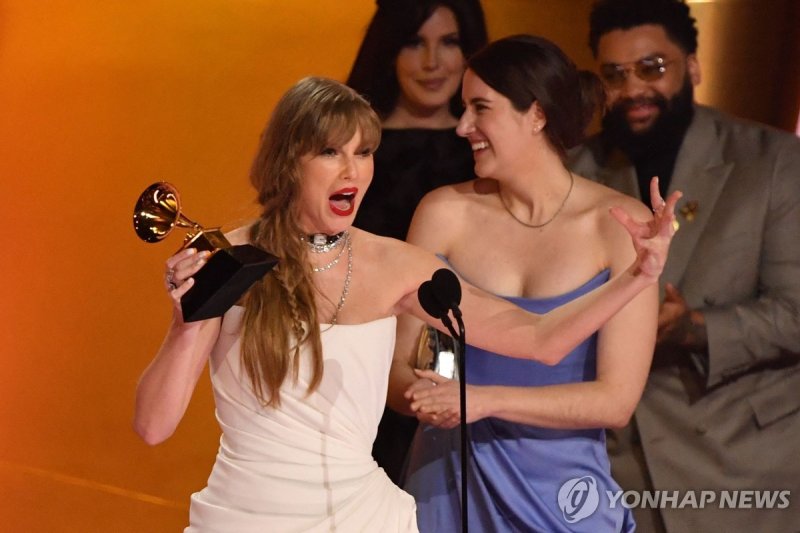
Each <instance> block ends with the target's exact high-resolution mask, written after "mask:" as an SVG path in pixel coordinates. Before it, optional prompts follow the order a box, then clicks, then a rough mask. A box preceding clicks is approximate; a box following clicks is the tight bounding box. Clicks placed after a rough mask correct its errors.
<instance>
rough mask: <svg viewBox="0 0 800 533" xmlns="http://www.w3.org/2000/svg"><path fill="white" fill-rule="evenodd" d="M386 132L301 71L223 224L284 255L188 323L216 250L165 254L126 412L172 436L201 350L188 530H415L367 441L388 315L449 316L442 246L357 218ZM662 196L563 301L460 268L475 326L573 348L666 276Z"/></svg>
mask: <svg viewBox="0 0 800 533" xmlns="http://www.w3.org/2000/svg"><path fill="white" fill-rule="evenodd" d="M379 140H380V121H379V119H378V118H377V116H376V115H375V113H374V112H373V111H372V109H370V107H369V105H368V104H367V103H366V101H365V100H363V99H362V98H361V97H360V96H358V95H357V94H356V93H355V92H354V91H352V90H351V89H349V88H347V87H346V86H344V85H342V84H340V83H338V82H335V81H332V80H327V79H323V78H306V79H303V80H301V81H300V82H298V83H297V84H296V85H294V86H293V87H292V88H291V89H289V91H288V92H287V93H286V94H285V95H284V96H283V98H282V99H281V100H280V101H279V102H278V104H277V106H276V108H275V110H274V112H273V115H272V118H271V120H270V122H269V124H268V126H267V129H266V131H265V132H264V134H263V136H262V139H261V145H260V148H259V152H258V155H257V157H256V160H255V163H254V165H253V170H252V174H251V180H252V183H253V185H254V186H255V188H256V190H257V192H258V200H259V202H260V204H261V205H262V206H263V214H262V215H261V217H260V218H259V219H258V220H257V221H256V222H254V223H253V224H251V225H249V226H247V227H244V228H240V229H239V230H235V231H233V232H231V233H230V234H229V235H228V237H229V239H230V241H231V242H232V243H233V244H243V243H253V244H255V245H257V246H260V247H261V248H263V249H265V250H268V251H269V252H271V253H273V254H275V255H276V256H278V257H279V258H280V263H279V265H278V266H277V267H276V268H275V269H274V270H273V271H272V272H271V273H269V274H267V275H266V276H265V277H264V278H263V280H261V281H259V282H258V283H256V284H255V285H254V286H253V287H252V288H251V289H250V290H249V291H248V293H247V294H246V295H245V297H244V298H243V301H242V305H241V306H234V307H233V308H232V309H231V310H229V311H228V312H227V313H226V314H225V315H224V316H223V317H221V318H214V319H209V320H203V321H199V322H188V323H187V322H184V321H183V317H182V314H181V308H180V301H181V297H182V296H183V295H184V294H185V293H186V291H187V290H189V289H190V288H191V287H192V285H193V283H194V280H193V278H192V276H193V275H194V273H195V272H197V271H198V270H199V269H200V268H201V267H202V266H203V264H204V263H205V261H206V260H207V257H208V256H207V254H206V253H204V252H200V253H197V252H195V251H193V250H183V251H181V252H179V253H177V254H176V255H174V256H172V257H170V258H169V259H168V260H167V263H166V269H167V285H168V286H167V290H168V292H169V296H170V298H171V300H172V305H173V318H172V322H171V324H170V326H169V329H168V331H167V334H166V338H165V339H164V342H163V344H162V346H161V348H160V349H159V351H158V353H157V354H156V356H155V358H154V359H153V361H152V362H151V363H150V365H149V366H148V367H147V369H146V370H145V371H144V373H143V375H142V377H141V379H140V381H139V385H138V388H137V394H136V414H135V420H134V425H135V429H136V431H137V432H138V433H139V435H140V436H141V437H142V438H143V439H144V440H145V441H146V442H147V443H148V444H153V445H154V444H157V443H160V442H162V441H164V440H166V439H167V438H169V437H170V435H172V433H173V432H174V430H175V428H176V427H177V425H178V423H179V422H180V420H181V418H182V417H183V414H184V412H185V410H186V407H187V405H188V403H189V400H190V398H191V395H192V392H193V390H194V388H195V385H196V383H197V380H198V379H199V376H200V374H201V373H202V371H203V368H204V367H205V365H206V363H207V362H208V363H209V365H210V369H211V380H212V386H213V390H214V395H215V401H216V407H217V418H218V421H219V424H220V427H221V429H222V437H221V440H220V448H219V453H218V455H217V459H216V463H215V464H214V467H213V470H212V472H211V475H210V477H209V480H208V485H207V487H206V488H204V489H203V490H201V491H200V492H198V493H196V494H194V495H193V496H192V499H191V510H190V525H189V527H188V528H187V531H190V532H200V531H204V532H205V531H215V532H218V531H230V532H236V533H245V532H249V531H253V532H255V531H259V532H262V531H276V532H290V531H338V532H361V531H382V532H395V531H397V532H407V531H412V532H413V531H417V526H416V519H415V505H414V501H413V499H412V498H411V496H409V495H408V494H406V493H405V492H403V491H402V490H400V489H399V488H398V487H396V486H395V485H394V484H392V483H391V481H390V480H389V478H388V477H387V476H386V474H385V473H384V472H383V470H381V469H380V468H378V466H377V465H376V463H375V462H374V461H373V459H372V457H371V455H370V449H371V446H372V441H373V439H374V437H375V432H376V428H377V424H378V421H379V419H380V416H381V413H382V411H383V406H384V403H385V399H386V390H387V380H388V374H389V367H390V364H391V360H392V352H393V348H394V340H395V323H396V320H395V316H396V315H398V314H401V313H411V314H413V315H415V316H417V317H419V318H421V319H423V320H425V321H426V322H428V323H429V324H431V325H432V326H434V327H439V328H441V327H442V326H441V324H440V323H439V322H438V321H437V320H435V319H433V318H431V317H429V316H428V315H427V314H426V313H425V312H424V311H423V310H422V309H421V307H420V305H419V303H418V301H417V294H416V293H417V288H418V287H419V285H420V284H421V283H422V282H424V281H425V280H427V279H429V278H430V277H431V275H432V273H433V272H434V271H435V270H437V269H438V268H440V267H441V262H440V260H439V259H437V258H436V257H435V256H434V255H432V254H429V253H427V252H425V251H423V250H421V249H418V248H415V247H413V246H411V245H409V244H406V243H404V242H401V241H398V240H394V239H389V238H385V237H378V236H375V235H372V234H370V233H367V232H364V231H360V230H358V229H356V228H353V227H352V226H351V224H352V222H353V218H354V217H355V214H356V211H357V208H358V205H359V202H360V201H361V199H362V198H363V195H364V193H365V192H366V189H367V187H368V186H369V184H370V180H371V179H372V171H373V164H372V153H373V152H374V151H375V149H376V148H377V146H378V143H379ZM655 201H656V202H658V209H657V213H656V216H655V217H654V218H653V219H651V220H648V221H643V222H637V221H634V220H633V219H631V218H630V217H629V216H628V215H627V214H626V213H624V212H623V211H621V210H620V211H618V212H617V213H616V216H617V218H618V219H619V220H620V222H621V223H622V224H623V225H624V226H625V227H626V228H627V229H628V231H629V232H630V234H631V236H632V239H633V240H634V243H635V245H636V247H637V250H639V252H638V256H637V258H636V261H635V262H634V264H632V265H631V267H630V269H628V270H627V271H626V272H624V273H622V274H621V275H619V276H617V277H615V278H614V279H612V280H611V281H609V282H608V283H606V284H605V285H603V286H602V287H601V288H600V289H598V290H596V291H593V292H591V293H589V294H587V295H586V296H584V297H582V298H580V299H578V300H576V301H575V302H574V303H572V304H570V305H567V306H565V307H562V308H560V309H559V310H558V311H557V312H553V313H549V314H547V315H535V314H532V313H528V312H525V311H523V310H521V309H520V308H518V307H515V306H513V305H511V304H509V303H508V302H505V301H503V300H500V299H498V298H496V297H494V296H490V295H488V294H486V293H484V292H482V291H479V290H478V289H475V288H473V287H471V286H469V285H466V284H465V285H464V295H463V300H462V306H461V308H462V310H463V314H464V320H465V322H466V324H467V327H468V328H469V332H470V342H471V343H472V344H474V345H477V346H483V347H486V348H487V349H491V350H494V351H496V352H500V353H505V354H508V355H510V356H513V357H522V358H530V359H536V360H540V361H545V362H547V361H555V360H557V359H558V358H559V357H561V356H563V355H564V354H566V353H568V352H569V350H570V349H571V348H572V347H574V346H575V345H577V344H578V343H580V342H581V341H582V340H583V339H584V338H585V337H587V336H588V335H590V334H591V333H592V332H593V331H595V330H596V329H597V328H598V327H599V326H600V325H601V324H603V323H604V322H605V321H606V320H607V319H608V318H609V317H610V316H612V315H613V314H614V313H615V312H616V311H617V310H618V309H620V308H621V307H622V306H624V305H625V303H626V302H628V301H629V300H630V299H631V298H633V297H634V296H635V295H636V294H638V293H639V292H640V291H642V290H643V289H644V288H645V287H648V286H651V285H653V284H654V283H656V281H657V279H658V276H659V274H660V273H661V269H662V267H663V265H664V261H665V259H666V255H667V249H668V246H669V242H670V239H671V234H672V230H671V220H672V218H673V214H672V211H673V207H674V199H672V198H671V199H670V200H669V201H667V202H666V203H665V202H663V200H661V198H656V199H655ZM442 231H446V228H442Z"/></svg>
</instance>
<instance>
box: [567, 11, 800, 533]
mask: <svg viewBox="0 0 800 533" xmlns="http://www.w3.org/2000/svg"><path fill="white" fill-rule="evenodd" d="M590 44H591V47H592V52H593V53H594V56H595V58H596V59H597V61H598V65H599V74H600V77H601V78H602V80H603V82H604V85H605V87H606V91H607V103H608V111H607V113H606V115H605V117H604V119H603V130H602V132H601V133H600V134H599V135H597V136H595V137H593V138H592V139H590V140H589V141H588V142H587V143H586V144H585V145H584V146H582V147H580V148H579V149H578V150H577V151H576V152H575V153H573V154H572V159H571V167H572V170H573V171H575V172H576V173H579V174H581V175H583V176H586V177H589V178H592V179H595V180H597V181H600V182H602V183H605V184H606V185H609V186H611V187H613V188H616V189H618V190H620V191H623V192H626V193H628V194H631V195H633V196H636V197H641V198H642V199H643V200H644V201H645V202H646V203H648V204H649V198H648V197H647V196H649V194H648V189H647V186H646V185H645V184H646V183H647V181H648V180H649V179H650V178H651V176H654V175H658V176H660V182H661V186H662V194H665V193H666V192H667V190H669V191H671V190H675V189H680V190H682V191H683V194H684V196H683V199H682V200H681V202H680V203H679V204H678V209H677V210H678V222H679V223H680V229H679V230H678V233H677V235H676V236H675V239H674V240H673V244H672V247H671V249H670V256H669V260H668V261H667V265H666V268H665V269H664V273H663V275H662V297H663V302H662V305H661V308H660V311H659V321H658V322H659V330H658V340H657V345H656V351H655V356H654V359H653V367H652V370H651V373H650V377H649V380H648V384H647V387H646V389H645V391H644V394H643V396H642V400H641V402H640V404H639V407H638V408H637V410H636V414H635V417H634V421H633V423H632V424H631V426H629V427H628V428H626V429H625V430H622V431H616V432H609V452H610V454H611V459H612V471H613V474H614V476H615V478H616V479H617V481H618V482H619V483H620V485H621V486H622V487H623V489H625V490H632V491H636V492H637V494H639V495H640V496H643V493H642V492H641V491H646V490H649V491H651V492H650V496H651V500H650V501H649V502H647V503H645V504H643V501H642V500H641V499H640V498H638V497H636V496H635V495H633V494H630V495H629V497H627V498H624V499H623V500H625V501H627V503H628V504H629V505H631V506H634V515H635V517H636V519H637V522H638V523H639V528H640V531H669V532H673V531H674V532H687V531H703V532H705V531H770V532H772V531H800V356H798V353H800V140H798V139H797V138H796V137H794V136H792V135H789V134H786V133H782V132H778V131H775V130H772V129H769V128H767V127H764V126H761V125H757V124H753V123H747V122H744V121H740V120H737V119H734V118H732V117H729V116H727V115H724V114H722V113H721V112H719V111H716V110H714V109H711V108H709V107H705V106H701V105H697V104H695V103H694V101H693V87H694V86H695V85H696V84H698V83H699V82H700V66H699V64H698V62H697V57H696V55H695V53H696V50H697V31H696V29H695V25H694V19H693V18H692V17H691V16H690V13H689V8H688V6H686V5H685V4H684V3H683V2H681V1H679V0H601V1H599V2H597V3H596V4H595V6H594V7H593V10H592V16H591V34H590ZM729 60H733V61H735V58H730V59H729ZM732 90H733V88H732ZM654 491H678V492H677V499H675V498H676V497H675V495H672V496H670V497H666V498H665V496H667V494H669V493H665V492H659V493H657V492H654ZM702 491H707V493H706V494H705V496H703V492H702ZM726 491H727V492H726ZM734 491H738V492H734ZM743 491H755V492H743ZM764 491H767V492H764ZM787 491H788V492H787ZM690 493H691V494H690ZM687 494H689V496H687ZM692 496H694V497H696V503H693V500H692V498H691V497H692ZM734 497H735V499H734ZM653 498H659V500H656V501H655V502H654V500H653ZM685 498H689V499H688V500H686V501H684V499H685ZM703 498H704V505H703V508H702V509H700V508H699V507H700V502H701V501H702V500H701V499H703ZM711 498H713V501H709V500H710V499H711ZM623 500H620V501H623ZM682 503H683V504H684V505H681V504H682ZM653 507H655V508H654V509H653ZM679 507H683V508H679ZM730 507H737V508H738V509H730ZM748 509H749V510H748Z"/></svg>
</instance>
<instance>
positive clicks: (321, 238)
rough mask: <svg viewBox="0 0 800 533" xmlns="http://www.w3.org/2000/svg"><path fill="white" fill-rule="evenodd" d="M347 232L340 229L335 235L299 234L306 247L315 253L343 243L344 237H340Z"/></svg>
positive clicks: (328, 250) (326, 250)
mask: <svg viewBox="0 0 800 533" xmlns="http://www.w3.org/2000/svg"><path fill="white" fill-rule="evenodd" d="M347 234H348V233H347V231H342V232H341V233H337V234H336V235H327V234H325V233H314V234H312V235H300V240H301V241H303V242H304V243H306V245H307V246H308V248H309V249H310V250H311V251H312V252H314V253H315V254H324V253H327V252H330V251H331V250H333V249H334V248H336V247H337V246H339V245H341V244H343V243H344V239H342V237H344V236H345V235H347Z"/></svg>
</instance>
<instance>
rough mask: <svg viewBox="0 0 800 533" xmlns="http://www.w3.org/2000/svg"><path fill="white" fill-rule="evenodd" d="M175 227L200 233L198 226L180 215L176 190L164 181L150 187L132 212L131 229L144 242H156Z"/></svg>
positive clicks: (179, 202)
mask: <svg viewBox="0 0 800 533" xmlns="http://www.w3.org/2000/svg"><path fill="white" fill-rule="evenodd" d="M175 226H180V227H182V228H193V229H194V230H196V231H200V230H201V228H200V226H199V224H197V223H196V222H193V221H191V220H189V219H188V218H186V217H185V216H184V215H182V214H181V200H180V196H179V195H178V189H176V188H175V187H174V186H173V185H170V184H169V183H167V182H165V181H160V182H158V183H154V184H152V185H150V186H149V187H148V188H147V189H145V191H144V192H143V193H142V194H141V196H139V200H137V202H136V207H135V208H134V210H133V229H134V231H136V235H138V236H139V238H140V239H142V240H143V241H145V242H158V241H160V240H161V239H163V238H164V237H166V236H167V235H168V234H169V232H170V231H172V229H173V228H174V227H175Z"/></svg>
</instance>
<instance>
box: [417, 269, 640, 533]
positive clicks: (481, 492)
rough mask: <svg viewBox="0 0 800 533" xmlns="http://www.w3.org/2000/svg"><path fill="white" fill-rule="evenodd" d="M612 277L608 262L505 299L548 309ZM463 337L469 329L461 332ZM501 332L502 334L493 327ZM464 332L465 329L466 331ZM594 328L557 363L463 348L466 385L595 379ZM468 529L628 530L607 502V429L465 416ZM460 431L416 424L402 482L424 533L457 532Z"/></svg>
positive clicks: (628, 520) (626, 515)
mask: <svg viewBox="0 0 800 533" xmlns="http://www.w3.org/2000/svg"><path fill="white" fill-rule="evenodd" d="M608 279H609V271H608V270H604V271H603V272H600V273H599V274H598V275H597V276H595V277H594V278H592V279H591V280H589V281H588V282H587V283H585V284H584V285H583V286H581V287H579V288H577V289H575V290H573V291H571V292H569V293H567V294H563V295H561V296H555V297H551V298H542V299H528V298H516V297H510V298H506V299H507V300H509V301H511V302H512V303H514V304H516V305H519V306H520V307H522V308H524V309H527V310H529V311H533V312H536V313H545V312H547V311H549V310H551V309H554V308H556V307H558V306H560V305H563V304H565V303H567V302H569V301H571V300H573V299H575V298H577V297H579V296H581V295H582V294H585V293H587V292H589V291H591V290H592V289H595V288H596V287H599V286H600V285H602V284H603V283H605V282H606V281H608ZM467 335H469V331H467ZM498 335H502V332H498ZM467 338H468V339H469V337H467ZM596 367H597V334H595V335H592V336H591V337H590V338H588V339H586V340H585V341H584V342H583V343H582V344H580V345H579V346H578V347H576V348H575V349H574V350H573V351H572V352H571V353H570V354H569V355H567V356H566V357H565V358H564V359H563V360H562V361H561V362H560V363H559V364H558V365H555V366H547V365H543V364H541V363H537V362H535V361H529V360H524V359H514V358H511V357H505V356H502V355H498V354H495V353H492V352H487V351H485V350H481V349H478V348H475V347H473V346H467V352H466V374H467V383H469V384H473V385H507V386H525V387H536V386H544V385H555V384H561V383H576V382H582V381H592V380H594V379H595V378H596ZM469 431H470V433H469V435H470V446H469V448H470V461H469V463H468V468H469V474H468V489H469V496H468V497H469V527H470V531H473V532H486V533H494V532H498V533H501V532H502V533H505V532H512V531H514V532H517V531H519V532H539V531H541V532H560V531H564V532H580V531H586V532H591V533H604V532H619V531H625V532H629V531H633V530H634V523H633V518H632V516H631V513H630V511H629V510H627V509H625V508H624V507H623V506H622V505H621V503H620V500H617V501H616V504H617V505H616V506H615V507H614V508H611V505H610V501H609V498H608V495H607V491H611V492H615V491H617V490H620V489H619V486H618V485H617V483H616V482H615V481H614V480H613V479H612V478H611V472H610V466H609V461H608V455H607V453H606V440H605V431H604V429H602V428H597V429H581V430H573V429H548V428H541V427H534V426H528V425H524V424H517V423H514V422H507V421H504V420H500V419H497V418H486V419H483V420H479V421H477V422H475V423H473V424H470V429H469ZM459 442H460V438H459V429H458V428H455V429H453V430H442V429H438V428H434V427H431V426H427V425H425V426H421V427H420V428H419V429H418V431H417V434H416V436H415V438H414V442H413V444H412V448H411V452H410V455H409V459H408V463H407V468H406V482H405V489H406V490H407V491H408V492H410V493H411V494H412V495H413V496H414V498H415V499H416V502H417V522H418V525H419V530H420V532H422V533H434V532H435V533H443V532H449V531H453V532H457V531H460V530H461V505H460V495H461V463H460V455H459V450H460V445H459Z"/></svg>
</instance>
